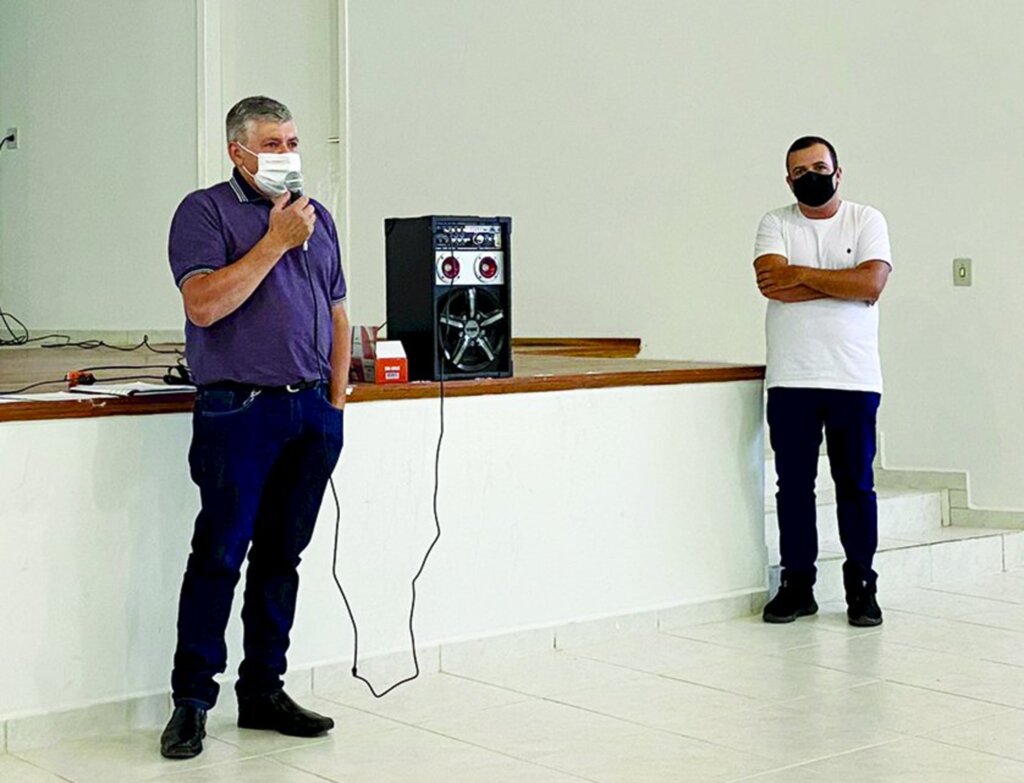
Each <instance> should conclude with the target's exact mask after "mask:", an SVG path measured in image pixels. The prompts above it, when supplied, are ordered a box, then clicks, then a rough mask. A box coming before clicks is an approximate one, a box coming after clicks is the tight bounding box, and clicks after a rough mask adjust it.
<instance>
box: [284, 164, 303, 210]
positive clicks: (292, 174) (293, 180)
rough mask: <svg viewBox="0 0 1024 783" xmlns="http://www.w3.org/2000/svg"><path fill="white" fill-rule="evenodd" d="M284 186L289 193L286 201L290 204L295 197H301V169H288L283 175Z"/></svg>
mask: <svg viewBox="0 0 1024 783" xmlns="http://www.w3.org/2000/svg"><path fill="white" fill-rule="evenodd" d="M284 186H285V187H286V188H288V192H289V193H291V194H292V195H291V198H290V199H288V203H289V204H291V203H292V202H293V201H295V200H296V199H299V198H302V172H301V171H289V172H288V173H287V174H285V175H284Z"/></svg>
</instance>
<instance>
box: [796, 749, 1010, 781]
mask: <svg viewBox="0 0 1024 783" xmlns="http://www.w3.org/2000/svg"><path fill="white" fill-rule="evenodd" d="M809 769H810V770H812V771H816V772H818V773H819V774H820V778H819V779H820V780H827V781H829V783H864V781H872V782H873V783H874V782H875V781H878V782H882V781H884V783H973V781H978V783H982V782H983V783H1020V781H1021V780H1024V764H1022V763H1020V762H1018V761H1013V760H1011V759H1004V758H999V757H998V756H990V755H988V754H985V753H977V752H975V751H970V750H964V749H962V748H955V747H952V746H950V745H944V744H941V743H938V742H931V741H929V740H923V739H907V740H901V741H899V742H894V743H891V744H889V745H882V746H880V747H877V748H869V749H866V750H861V751H857V752H855V753H849V754H847V755H844V756H839V757H837V758H834V759H828V760H825V761H822V762H819V763H816V764H814V765H811V766H810V767H809Z"/></svg>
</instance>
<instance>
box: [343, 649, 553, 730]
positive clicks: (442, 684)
mask: <svg viewBox="0 0 1024 783" xmlns="http://www.w3.org/2000/svg"><path fill="white" fill-rule="evenodd" d="M548 655H555V653H548ZM324 698H325V699H327V700H329V701H337V702H339V703H341V704H345V705H348V706H349V707H353V708H355V709H358V710H362V711H364V712H370V713H373V714H375V715H381V716H383V717H386V718H390V719H392V720H395V721H399V722H401V723H408V724H412V725H417V724H420V723H423V722H424V721H426V720H429V719H432V718H438V717H446V716H449V715H453V714H454V715H465V714H469V713H474V712H478V711H480V710H485V709H489V708H491V707H501V706H503V705H506V704H513V703H515V702H518V701H525V700H526V699H529V698H530V697H529V696H527V695H525V694H521V693H517V692H515V691H511V690H508V689H506V688H499V687H497V686H494V685H488V684H485V683H481V682H476V681H474V680H468V679H463V678H462V677H457V676H454V675H450V674H431V675H425V676H421V677H420V678H418V679H416V680H413V681H412V682H410V683H408V684H407V685H403V686H402V687H401V688H399V689H397V690H395V691H392V692H391V693H389V694H388V695H387V696H385V697H384V698H382V699H375V698H373V696H372V695H370V694H369V693H368V692H361V693H359V694H352V693H350V692H345V693H343V694H340V695H338V696H334V695H332V694H325V696H324Z"/></svg>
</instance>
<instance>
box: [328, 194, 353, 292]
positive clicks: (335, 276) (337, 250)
mask: <svg viewBox="0 0 1024 783" xmlns="http://www.w3.org/2000/svg"><path fill="white" fill-rule="evenodd" d="M323 214H324V215H325V216H326V221H325V222H326V223H327V229H328V233H329V234H330V236H331V241H332V242H333V243H334V263H333V264H332V265H331V271H330V276H329V277H328V280H329V283H328V285H329V288H330V297H331V304H332V305H336V304H338V303H339V302H344V301H345V298H346V297H347V296H348V284H347V283H346V282H345V273H344V271H343V270H342V267H341V243H340V242H339V241H338V230H337V229H336V228H335V226H334V218H332V217H331V213H330V212H328V211H327V210H326V209H325V210H323Z"/></svg>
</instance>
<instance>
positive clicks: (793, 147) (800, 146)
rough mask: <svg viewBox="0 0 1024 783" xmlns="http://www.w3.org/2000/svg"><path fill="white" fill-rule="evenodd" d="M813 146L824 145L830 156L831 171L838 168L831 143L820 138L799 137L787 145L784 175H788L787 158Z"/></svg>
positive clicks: (837, 157) (834, 149)
mask: <svg viewBox="0 0 1024 783" xmlns="http://www.w3.org/2000/svg"><path fill="white" fill-rule="evenodd" d="M815 144H824V145H825V146H826V147H828V151H829V153H830V154H831V155H832V171H835V170H836V169H838V168H839V156H838V155H836V148H835V147H833V146H832V142H830V141H829V140H828V139H823V138H821V136H801V137H800V138H799V139H797V140H796V141H794V142H793V143H792V144H790V145H789V149H788V150H786V173H787V174H788V173H789V156H790V155H792V154H793V153H794V152H797V151H798V150H805V149H807V148H808V147H813V146H814V145H815Z"/></svg>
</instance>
